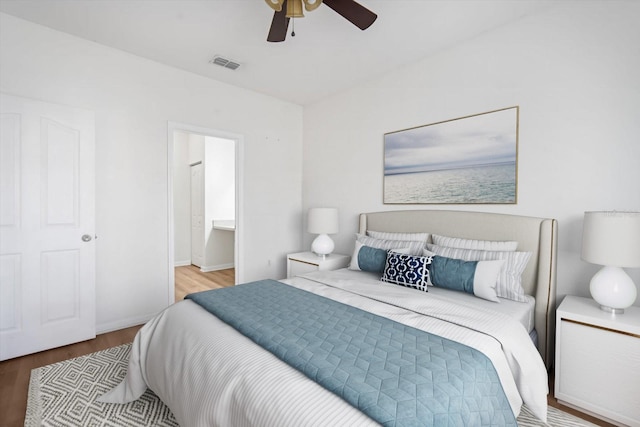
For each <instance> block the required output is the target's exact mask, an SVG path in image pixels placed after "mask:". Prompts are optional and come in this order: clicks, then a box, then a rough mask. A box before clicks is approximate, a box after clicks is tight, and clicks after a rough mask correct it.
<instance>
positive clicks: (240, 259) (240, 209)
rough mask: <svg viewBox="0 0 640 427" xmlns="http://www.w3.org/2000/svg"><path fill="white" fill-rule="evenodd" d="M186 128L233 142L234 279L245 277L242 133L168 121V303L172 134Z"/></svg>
mask: <svg viewBox="0 0 640 427" xmlns="http://www.w3.org/2000/svg"><path fill="white" fill-rule="evenodd" d="M176 131H179V132H186V133H194V134H198V135H204V136H211V137H214V138H223V139H229V140H232V141H234V142H235V161H236V162H235V163H236V164H235V174H236V191H235V193H236V201H235V202H236V218H235V220H236V230H235V236H234V250H233V257H234V265H235V283H236V284H238V283H242V281H243V280H244V269H243V267H244V256H243V252H242V250H241V249H242V248H243V247H244V238H243V237H244V234H243V230H244V206H243V205H244V203H243V200H244V199H243V193H244V191H243V189H244V180H243V177H244V173H243V170H242V166H243V164H244V136H242V135H240V134H236V133H231V132H226V131H221V130H216V129H211V128H205V127H201V126H194V125H190V124H186V123H179V122H171V121H169V122H167V171H168V173H167V175H168V178H167V217H168V227H167V228H168V232H167V246H168V248H167V255H168V262H167V264H168V275H169V280H168V289H167V303H168V305H171V304H173V303H174V302H175V277H174V268H175V265H174V264H175V260H174V258H175V247H174V244H175V234H174V233H175V230H174V223H173V222H174V215H173V156H174V150H173V144H174V142H173V134H174V132H176Z"/></svg>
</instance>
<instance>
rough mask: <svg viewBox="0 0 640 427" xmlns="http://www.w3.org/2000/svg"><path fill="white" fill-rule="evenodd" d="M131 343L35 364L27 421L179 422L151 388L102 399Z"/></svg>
mask: <svg viewBox="0 0 640 427" xmlns="http://www.w3.org/2000/svg"><path fill="white" fill-rule="evenodd" d="M130 349H131V344H123V345H120V346H117V347H112V348H108V349H106V350H102V351H98V352H96V353H92V354H87V355H85V356H80V357H77V358H75V359H69V360H65V361H62V362H58V363H54V364H52V365H47V366H43V367H41V368H37V369H34V370H32V371H31V380H30V381H29V397H28V400H27V412H26V416H25V422H24V425H25V427H36V426H56V427H57V426H64V427H75V426H77V427H102V426H104V427H107V426H108V427H115V426H117V427H119V426H126V427H139V426H161V427H165V426H167V427H179V426H178V423H177V422H176V420H175V418H174V417H173V414H172V413H171V411H170V410H169V408H167V406H165V404H164V403H162V401H161V400H160V399H159V398H158V396H156V395H155V394H154V393H153V392H152V391H151V390H147V391H146V393H145V394H144V395H142V397H141V398H140V399H138V400H136V401H135V402H130V403H127V404H115V403H102V402H96V398H97V397H99V396H101V395H102V394H104V393H105V392H107V391H109V390H110V389H111V388H113V387H115V386H116V385H118V384H119V383H120V381H121V380H122V379H123V378H124V376H125V374H126V373H127V362H128V360H129V351H130ZM517 421H518V425H519V426H523V427H539V426H546V427H586V426H590V427H591V426H595V424H591V423H589V422H587V421H584V420H582V419H581V418H577V417H574V416H573V415H570V414H567V413H566V412H563V411H561V410H559V409H556V408H553V407H551V406H550V407H549V411H548V420H547V421H548V424H545V423H543V422H541V421H540V420H538V419H537V418H536V417H535V416H534V415H533V414H532V413H531V412H529V410H528V409H527V408H526V407H523V408H522V411H520V416H518V419H517Z"/></svg>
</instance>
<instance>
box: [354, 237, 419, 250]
mask: <svg viewBox="0 0 640 427" xmlns="http://www.w3.org/2000/svg"><path fill="white" fill-rule="evenodd" d="M356 241H358V242H360V243H362V244H363V245H365V246H370V247H372V248H377V249H398V248H408V249H409V253H411V254H413V255H422V250H423V249H424V245H425V242H411V241H407V240H388V239H376V238H373V237H369V236H365V235H364V234H356Z"/></svg>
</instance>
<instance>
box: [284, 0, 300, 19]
mask: <svg viewBox="0 0 640 427" xmlns="http://www.w3.org/2000/svg"><path fill="white" fill-rule="evenodd" d="M286 16H287V18H304V11H303V10H302V0H287V15H286Z"/></svg>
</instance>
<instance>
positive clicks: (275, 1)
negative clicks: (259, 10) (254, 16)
mask: <svg viewBox="0 0 640 427" xmlns="http://www.w3.org/2000/svg"><path fill="white" fill-rule="evenodd" d="M264 2H265V3H267V4H268V5H269V7H270V8H271V9H273V10H275V11H276V12H280V11H281V10H282V3H284V0H264Z"/></svg>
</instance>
